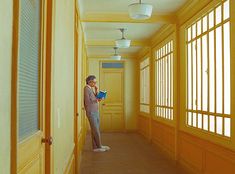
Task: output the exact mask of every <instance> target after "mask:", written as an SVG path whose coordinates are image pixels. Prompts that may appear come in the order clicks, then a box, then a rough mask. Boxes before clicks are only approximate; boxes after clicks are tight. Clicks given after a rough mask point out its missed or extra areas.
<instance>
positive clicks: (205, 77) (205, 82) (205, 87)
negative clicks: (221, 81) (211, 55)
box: [202, 35, 208, 111]
mask: <svg viewBox="0 0 235 174" xmlns="http://www.w3.org/2000/svg"><path fill="white" fill-rule="evenodd" d="M202 53H203V58H202V60H203V62H202V63H203V67H202V68H203V71H202V72H203V110H204V111H207V98H208V92H207V91H208V66H207V36H206V35H205V36H203V38H202Z"/></svg>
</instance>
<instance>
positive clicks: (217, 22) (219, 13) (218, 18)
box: [215, 5, 222, 24]
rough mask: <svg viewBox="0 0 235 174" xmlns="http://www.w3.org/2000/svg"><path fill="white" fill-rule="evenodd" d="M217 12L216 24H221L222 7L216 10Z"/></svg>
mask: <svg viewBox="0 0 235 174" xmlns="http://www.w3.org/2000/svg"><path fill="white" fill-rule="evenodd" d="M215 12H216V24H219V23H221V19H222V13H221V5H220V6H219V7H217V8H216V10H215Z"/></svg>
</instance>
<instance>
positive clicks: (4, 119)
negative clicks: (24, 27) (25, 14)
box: [0, 0, 13, 174]
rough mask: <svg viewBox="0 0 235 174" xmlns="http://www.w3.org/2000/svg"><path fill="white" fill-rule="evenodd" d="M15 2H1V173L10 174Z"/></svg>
mask: <svg viewBox="0 0 235 174" xmlns="http://www.w3.org/2000/svg"><path fill="white" fill-rule="evenodd" d="M12 15H13V1H9V0H1V1H0V21H1V27H0V128H1V129H0V137H1V145H0V173H4V174H8V173H10V147H11V146H10V121H11V119H10V118H11V115H10V114H11V60H12V57H11V56H12V55H11V53H12Z"/></svg>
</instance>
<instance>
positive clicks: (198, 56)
mask: <svg viewBox="0 0 235 174" xmlns="http://www.w3.org/2000/svg"><path fill="white" fill-rule="evenodd" d="M201 68H202V63H201V39H198V40H197V107H198V110H201V84H202V83H201V81H202V76H201V75H202V74H201Z"/></svg>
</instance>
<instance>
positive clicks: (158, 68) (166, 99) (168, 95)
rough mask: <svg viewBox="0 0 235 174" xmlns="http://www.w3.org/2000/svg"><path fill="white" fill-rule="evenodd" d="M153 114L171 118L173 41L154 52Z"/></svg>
mask: <svg viewBox="0 0 235 174" xmlns="http://www.w3.org/2000/svg"><path fill="white" fill-rule="evenodd" d="M155 86H156V88H155V115H156V116H157V117H161V118H164V119H168V120H173V41H172V40H171V41H169V42H167V43H166V44H165V45H163V46H162V47H161V48H159V49H158V50H157V51H156V52H155Z"/></svg>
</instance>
